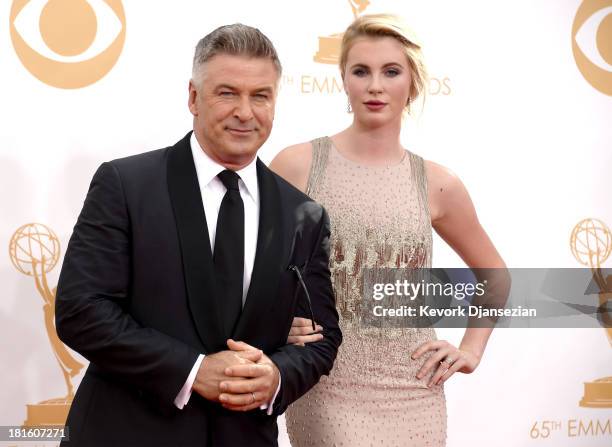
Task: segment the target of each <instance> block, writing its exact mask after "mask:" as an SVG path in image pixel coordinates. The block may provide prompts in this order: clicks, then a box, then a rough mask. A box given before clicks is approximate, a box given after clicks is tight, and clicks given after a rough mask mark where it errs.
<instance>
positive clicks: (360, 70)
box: [353, 68, 366, 76]
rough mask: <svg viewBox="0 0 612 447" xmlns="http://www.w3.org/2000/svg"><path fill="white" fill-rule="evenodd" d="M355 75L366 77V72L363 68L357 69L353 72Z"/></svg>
mask: <svg viewBox="0 0 612 447" xmlns="http://www.w3.org/2000/svg"><path fill="white" fill-rule="evenodd" d="M353 74H354V75H355V76H365V74H366V71H365V70H364V69H363V68H357V69H355V70H353Z"/></svg>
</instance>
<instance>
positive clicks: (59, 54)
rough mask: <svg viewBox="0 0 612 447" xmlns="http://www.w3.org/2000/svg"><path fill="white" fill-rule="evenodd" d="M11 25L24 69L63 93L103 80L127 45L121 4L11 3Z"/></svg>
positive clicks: (110, 0)
mask: <svg viewBox="0 0 612 447" xmlns="http://www.w3.org/2000/svg"><path fill="white" fill-rule="evenodd" d="M10 25H11V26H10V27H11V40H12V41H13V46H14V47H15V52H16V53H17V56H18V57H19V59H20V60H21V63H22V64H23V65H24V67H25V68H26V69H27V70H28V71H29V72H30V73H32V74H33V75H34V76H35V77H36V78H38V79H39V80H40V81H42V82H44V83H45V84H48V85H51V86H53V87H59V88H65V89H72V88H81V87H85V86H88V85H90V84H93V83H94V82H96V81H98V80H100V79H101V78H102V77H104V75H106V74H107V73H108V72H109V71H110V70H111V69H112V68H113V66H114V65H115V63H116V62H117V59H119V55H120V54H121V50H122V49H123V43H124V42H125V13H124V11H123V5H122V4H121V0H13V5H12V7H11V14H10Z"/></svg>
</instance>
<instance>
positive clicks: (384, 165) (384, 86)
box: [271, 15, 504, 447]
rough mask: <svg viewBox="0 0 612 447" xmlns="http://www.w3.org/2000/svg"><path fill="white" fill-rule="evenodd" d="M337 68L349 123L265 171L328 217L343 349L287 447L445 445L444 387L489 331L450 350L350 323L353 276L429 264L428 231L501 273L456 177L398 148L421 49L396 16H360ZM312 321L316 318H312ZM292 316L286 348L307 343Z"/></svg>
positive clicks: (299, 404) (419, 79) (417, 335)
mask: <svg viewBox="0 0 612 447" xmlns="http://www.w3.org/2000/svg"><path fill="white" fill-rule="evenodd" d="M340 70H341V74H342V79H343V82H344V87H345V91H346V93H347V95H348V99H349V105H350V107H349V108H352V112H353V114H354V118H353V123H352V124H351V126H349V127H348V128H347V129H345V130H343V131H342V132H340V133H338V134H336V135H333V136H332V137H331V138H329V137H322V138H317V139H315V140H313V141H311V142H309V143H303V144H298V145H295V146H291V147H288V148H286V149H285V150H283V151H281V152H280V153H279V154H278V155H277V157H276V158H275V159H274V160H273V162H272V164H271V168H272V169H273V170H275V171H276V172H277V173H279V174H280V175H281V176H283V177H284V178H286V179H287V180H288V181H289V182H291V183H292V184H293V185H294V186H296V187H297V188H299V189H301V190H302V191H305V192H306V193H307V194H308V195H310V196H311V197H312V198H313V199H314V200H316V201H318V202H319V203H321V204H322V205H323V206H324V207H325V208H326V209H327V211H328V213H329V216H330V220H331V230H332V231H331V254H330V271H331V275H332V282H333V285H334V291H335V295H336V307H337V309H338V313H339V315H340V326H341V329H342V333H343V343H342V345H341V346H340V349H339V351H338V356H337V358H336V362H335V364H334V368H333V370H332V371H331V373H330V375H329V376H324V377H322V379H321V380H320V382H319V383H318V384H317V385H316V386H315V387H314V388H313V389H312V390H311V391H309V392H308V393H306V394H305V395H304V396H302V397H301V398H300V399H299V400H298V401H296V402H295V403H294V404H293V405H292V406H290V407H289V409H288V410H287V413H286V422H287V431H288V434H289V438H290V440H291V444H292V446H293V447H302V446H347V447H359V446H443V445H445V443H446V405H445V397H444V391H443V388H442V384H443V383H444V382H445V381H446V380H447V379H448V378H449V377H450V376H452V374H454V373H455V372H457V371H459V372H463V373H471V372H472V371H474V369H475V368H476V366H477V365H478V363H479V361H480V358H481V357H482V354H483V352H484V348H485V345H486V342H487V340H488V337H489V335H490V331H491V330H490V329H482V328H478V329H476V328H469V329H467V330H466V333H465V335H464V337H463V339H462V342H461V345H460V346H459V348H456V347H455V346H453V345H452V344H450V343H448V342H446V341H442V340H437V339H436V335H435V332H434V330H433V329H432V328H418V329H417V328H375V327H368V326H367V325H363V324H361V322H360V315H361V314H360V310H361V309H360V306H361V305H362V301H361V290H362V289H361V287H362V282H363V269H364V268H374V267H387V268H408V269H410V268H418V267H430V266H431V256H432V252H431V250H432V227H433V228H434V229H435V230H436V231H437V232H438V233H439V234H440V235H441V236H442V238H444V239H445V240H446V241H447V242H448V243H449V244H450V245H451V246H452V247H453V248H454V249H455V251H456V252H457V253H458V254H459V255H460V256H461V257H462V258H463V260H464V261H465V262H466V263H467V264H468V265H469V266H470V267H504V263H503V260H502V259H501V257H500V256H499V254H498V253H497V251H496V249H495V247H494V246H493V244H492V243H491V241H490V240H489V238H488V237H487V235H486V233H485V232H484V230H483V229H482V227H481V226H480V224H479V222H478V219H477V217H476V213H475V211H474V207H473V205H472V202H471V200H470V198H469V195H468V193H467V191H466V190H465V188H464V186H463V184H462V183H461V181H460V180H459V179H458V178H457V177H456V176H455V175H454V174H453V173H451V172H450V171H449V170H447V169H446V168H444V167H442V166H440V165H437V164H435V163H432V162H429V161H424V160H423V159H422V158H421V157H419V156H418V155H416V154H413V153H412V152H409V151H407V150H406V149H404V148H403V147H402V146H401V144H400V141H399V140H400V138H399V137H400V129H401V122H402V114H403V113H404V112H406V111H409V105H410V104H411V103H413V102H414V100H415V99H417V97H418V96H419V95H420V94H421V93H422V92H423V90H424V86H425V83H426V76H425V70H424V66H423V63H422V58H421V53H420V46H419V45H418V44H417V43H416V39H415V38H414V37H413V36H412V35H411V33H410V32H409V31H408V30H407V28H406V27H405V25H403V24H402V22H401V21H399V20H398V18H397V17H395V16H390V15H366V16H361V17H360V18H358V19H357V20H356V21H355V22H353V24H352V25H351V26H349V28H348V29H347V31H346V32H345V34H344V37H343V42H342V51H341V57H340ZM315 318H316V316H315ZM319 329H323V335H321V334H311V332H312V327H311V322H310V320H307V319H303V318H296V319H295V320H294V323H293V327H292V329H291V333H290V336H289V339H288V342H289V343H296V344H302V343H316V341H317V340H320V339H321V337H324V328H319Z"/></svg>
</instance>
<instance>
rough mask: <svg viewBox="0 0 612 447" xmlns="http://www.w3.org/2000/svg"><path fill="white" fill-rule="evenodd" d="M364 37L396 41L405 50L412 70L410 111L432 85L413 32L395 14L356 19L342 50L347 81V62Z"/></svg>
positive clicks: (409, 98)
mask: <svg viewBox="0 0 612 447" xmlns="http://www.w3.org/2000/svg"><path fill="white" fill-rule="evenodd" d="M360 37H374V38H376V37H392V38H394V39H396V40H397V41H398V42H399V43H401V44H402V46H403V47H404V52H405V53H406V59H407V60H408V68H409V69H410V75H411V76H410V94H409V95H408V103H407V104H406V109H407V110H410V104H412V103H413V102H414V101H415V100H416V99H417V98H418V97H419V96H420V95H421V94H423V93H424V92H425V89H426V88H427V83H428V77H427V70H426V68H425V63H424V61H423V53H422V52H421V45H420V44H419V43H418V41H417V39H416V36H415V35H414V33H413V31H412V30H411V29H410V28H408V26H407V25H406V24H405V23H404V22H403V21H402V19H400V18H399V17H398V16H396V15H393V14H366V15H362V16H360V17H358V18H357V19H355V21H354V22H353V23H351V24H350V25H349V27H348V28H347V29H346V31H345V32H344V36H343V37H342V47H341V49H340V72H341V74H342V78H343V79H344V71H345V70H346V59H347V56H348V53H349V51H350V49H351V48H352V47H353V45H354V44H355V41H356V40H357V39H359V38H360Z"/></svg>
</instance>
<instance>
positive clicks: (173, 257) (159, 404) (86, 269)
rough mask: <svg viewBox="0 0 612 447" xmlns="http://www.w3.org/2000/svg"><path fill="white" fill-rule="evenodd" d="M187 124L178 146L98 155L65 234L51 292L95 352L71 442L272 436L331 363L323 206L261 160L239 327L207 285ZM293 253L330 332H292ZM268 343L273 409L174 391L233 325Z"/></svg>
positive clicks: (83, 344)
mask: <svg viewBox="0 0 612 447" xmlns="http://www.w3.org/2000/svg"><path fill="white" fill-rule="evenodd" d="M189 137H190V134H188V135H187V136H186V137H185V138H183V139H182V140H181V141H179V142H178V143H177V144H176V145H175V146H173V147H169V148H165V149H160V150H157V151H153V152H148V153H145V154H140V155H136V156H133V157H128V158H124V159H120V160H115V161H112V162H108V163H104V164H103V165H102V166H101V167H100V168H99V169H98V171H97V172H96V174H95V176H94V178H93V180H92V183H91V186H90V189H89V192H88V194H87V198H86V200H85V203H84V206H83V210H82V211H81V214H80V216H79V219H78V221H77V224H76V226H75V228H74V232H73V234H72V237H71V239H70V243H69V245H68V249H67V252H66V256H65V259H64V265H63V267H62V272H61V275H60V280H59V284H58V289H57V297H56V326H57V331H58V334H59V336H60V338H61V339H62V340H63V341H64V342H65V343H66V344H67V345H68V346H70V347H71V348H72V349H74V350H75V351H77V352H79V353H80V354H82V355H83V356H84V357H85V358H87V359H88V360H89V361H90V365H89V367H88V369H87V372H86V374H85V376H84V378H83V381H82V382H81V385H80V386H79V389H78V391H77V393H76V396H75V399H74V401H73V404H72V408H71V410H70V414H69V416H68V421H67V425H68V427H69V436H70V441H69V442H67V443H66V444H67V445H79V446H97V445H100V446H110V445H113V446H121V445H126V446H138V445H147V446H162V445H163V446H215V447H217V446H232V447H234V446H242V445H247V444H248V445H249V446H272V445H276V438H277V434H278V430H277V427H276V416H277V415H279V414H280V413H282V412H283V411H285V409H286V408H287V406H288V405H289V404H290V403H292V402H293V401H295V400H296V399H298V398H299V397H300V396H301V395H302V394H304V393H305V392H306V391H308V390H309V389H310V388H311V387H312V386H314V385H315V384H316V383H317V382H318V380H319V378H320V377H321V375H323V374H328V373H329V371H330V370H331V368H332V366H333V362H334V359H335V356H336V352H337V349H338V346H339V345H340V343H341V339H342V336H341V333H340V330H339V328H338V314H337V312H336V309H335V302H334V296H333V292H332V287H331V282H330V272H329V268H328V260H329V219H328V216H327V214H326V212H325V210H324V209H323V208H322V207H321V206H320V205H319V204H317V203H315V202H314V201H312V200H311V199H310V198H309V197H308V196H306V195H304V194H303V193H301V192H300V191H299V190H297V189H295V188H294V187H293V186H291V185H290V184H288V183H287V182H285V181H284V180H283V179H282V178H280V177H279V176H277V175H276V174H274V173H273V172H272V171H270V170H269V169H268V168H267V167H266V166H265V165H264V164H263V163H262V162H261V161H260V160H257V178H258V184H259V195H260V222H259V234H258V240H257V251H256V256H255V263H254V266H253V273H252V278H251V283H250V287H249V290H248V294H247V298H246V302H245V304H244V308H243V312H242V314H241V317H240V320H239V322H238V324H237V326H236V328H235V331H234V332H233V333H228V331H227V330H226V328H224V327H223V322H222V318H221V314H220V309H221V307H222V306H223V297H222V296H216V294H215V293H214V281H215V278H214V275H213V264H212V255H211V249H210V242H209V237H208V230H207V226H206V217H205V215H204V208H203V205H202V198H201V193H200V189H199V186H198V181H197V176H196V171H195V166H194V162H193V158H192V154H191V149H190V144H189ZM293 265H295V266H298V267H299V268H300V269H301V271H302V273H303V276H304V281H305V283H306V285H307V287H308V290H309V292H310V296H311V298H312V307H313V310H314V315H315V318H316V320H317V322H318V323H319V324H321V325H322V326H323V327H324V328H325V337H324V339H323V340H322V341H320V342H317V343H310V344H308V345H307V346H305V347H300V346H293V345H287V344H286V340H287V335H288V332H289V328H290V327H291V322H292V319H293V316H294V315H303V316H308V314H307V313H306V312H305V309H306V307H305V297H304V295H303V291H302V290H301V288H299V287H298V284H299V283H298V280H297V276H296V274H295V272H294V271H291V270H290V269H289V267H290V266H293ZM229 336H231V337H233V338H234V339H236V340H243V341H245V342H247V343H249V344H251V345H253V346H256V347H258V348H260V349H262V350H263V351H264V352H265V353H266V354H267V355H268V356H270V358H271V359H272V360H273V361H274V363H275V364H276V365H277V367H278V369H279V371H280V374H281V380H282V382H281V383H282V386H281V389H280V393H279V395H278V396H277V399H276V401H275V405H274V415H273V416H267V415H266V413H265V412H264V411H262V410H259V409H257V410H253V411H250V412H245V413H242V412H233V411H229V410H225V409H224V408H222V407H221V406H220V405H219V404H218V403H214V402H210V401H207V400H206V399H203V398H201V396H199V395H198V394H197V393H195V392H194V393H193V394H192V396H191V400H190V401H189V404H188V405H187V406H186V407H185V408H184V409H183V410H179V409H178V408H176V406H175V405H174V399H175V398H176V396H177V394H178V393H179V391H180V390H181V388H182V386H183V384H184V383H185V381H186V379H187V376H188V375H189V372H190V370H191V369H192V367H193V365H194V363H195V361H196V359H197V356H198V354H200V353H205V354H211V353H215V352H218V351H220V350H224V349H227V348H226V345H225V340H226V339H227V338H228V337H229Z"/></svg>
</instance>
